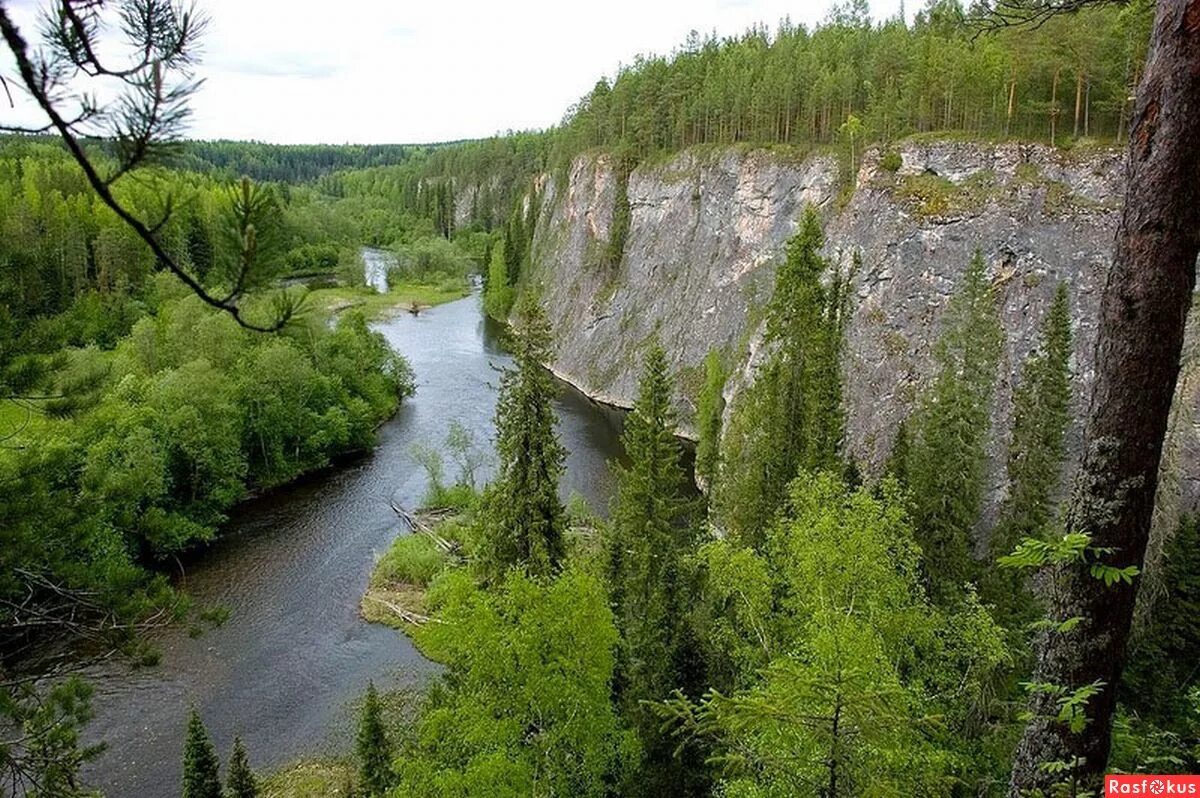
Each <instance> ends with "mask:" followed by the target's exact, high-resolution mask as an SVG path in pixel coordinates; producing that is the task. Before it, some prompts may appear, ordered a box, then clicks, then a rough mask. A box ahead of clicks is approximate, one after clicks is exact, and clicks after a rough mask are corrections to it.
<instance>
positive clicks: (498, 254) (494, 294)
mask: <svg viewBox="0 0 1200 798" xmlns="http://www.w3.org/2000/svg"><path fill="white" fill-rule="evenodd" d="M505 251H506V249H505V244H504V241H499V242H497V243H496V244H495V246H493V247H492V248H491V257H490V258H489V260H488V268H487V283H486V287H485V288H484V292H483V309H484V310H485V311H487V314H488V315H489V316H491V317H492V318H493V319H496V320H498V321H504V320H505V319H507V318H508V312H509V310H511V309H512V301H513V287H512V285H510V284H509V280H508V265H507V263H506V262H505V255H504V253H505Z"/></svg>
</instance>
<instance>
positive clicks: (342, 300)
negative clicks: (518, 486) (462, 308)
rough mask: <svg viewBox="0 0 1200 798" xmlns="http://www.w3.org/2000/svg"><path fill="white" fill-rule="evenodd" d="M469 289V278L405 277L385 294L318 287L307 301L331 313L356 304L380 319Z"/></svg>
mask: <svg viewBox="0 0 1200 798" xmlns="http://www.w3.org/2000/svg"><path fill="white" fill-rule="evenodd" d="M470 293H471V287H470V285H469V284H468V283H467V281H466V280H439V281H438V282H436V283H434V282H429V283H423V282H416V281H409V280H406V281H404V282H401V283H396V284H395V285H393V286H391V288H390V290H389V291H388V292H387V293H386V294H380V293H378V292H377V291H375V289H373V288H368V287H365V286H338V287H335V288H317V289H315V290H313V291H309V292H308V298H307V299H306V300H305V301H306V303H307V304H308V305H309V307H312V308H319V309H321V310H324V311H327V312H330V313H337V312H340V311H343V310H346V309H348V308H356V309H358V310H361V311H362V312H363V313H364V314H366V316H367V318H368V319H380V318H384V317H387V316H390V315H393V314H395V313H398V312H401V311H402V310H404V309H406V308H408V307H409V306H411V305H413V304H414V303H415V304H417V305H426V306H433V305H441V304H443V303H445V302H453V301H454V300H456V299H462V298H463V297H465V296H468V295H470Z"/></svg>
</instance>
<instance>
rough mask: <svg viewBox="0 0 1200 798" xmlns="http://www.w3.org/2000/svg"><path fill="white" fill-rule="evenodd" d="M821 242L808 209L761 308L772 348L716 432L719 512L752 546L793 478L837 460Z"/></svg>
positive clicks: (833, 287) (834, 284)
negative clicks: (722, 457)
mask: <svg viewBox="0 0 1200 798" xmlns="http://www.w3.org/2000/svg"><path fill="white" fill-rule="evenodd" d="M823 245H824V234H823V233H822V231H821V223H820V220H819V218H818V217H817V212H816V210H815V209H813V208H812V206H808V207H807V208H806V209H805V211H804V217H803V219H802V220H801V223H800V230H799V232H798V233H797V234H796V235H795V236H794V237H793V238H792V239H791V240H790V241H789V242H788V246H787V259H786V260H785V262H784V263H783V264H781V265H780V267H779V271H778V272H777V274H776V276H775V292H774V294H773V295H772V297H771V302H770V304H769V305H768V306H767V325H766V326H767V329H766V340H765V344H766V345H767V346H768V347H770V348H771V349H773V353H772V354H771V355H770V356H769V358H768V359H767V361H766V362H765V363H764V364H763V365H762V366H760V367H759V370H758V373H757V374H756V375H755V382H754V385H753V386H752V387H751V389H750V390H748V391H746V392H744V394H743V397H742V398H741V399H740V400H739V405H738V406H737V407H736V408H735V412H734V415H733V417H732V420H731V423H730V430H729V433H728V434H727V435H726V440H725V442H726V452H727V455H728V457H727V459H726V465H725V468H724V470H723V478H722V480H721V481H722V493H721V495H720V497H719V504H720V509H721V514H722V518H723V520H725V521H726V522H727V523H728V525H729V527H730V528H731V530H732V531H733V532H734V533H736V534H738V535H740V536H742V537H743V538H744V539H745V540H746V541H747V542H750V543H751V544H753V545H756V546H757V545H759V544H761V542H762V539H763V534H764V529H765V527H766V525H767V524H768V523H769V522H770V520H771V518H772V517H773V516H774V515H775V513H776V511H777V510H778V508H779V506H780V504H781V503H782V501H783V498H784V495H785V492H786V489H787V485H788V483H789V482H790V481H791V480H792V479H793V478H794V477H795V476H796V474H797V473H799V471H800V470H802V469H803V470H812V471H818V470H825V469H834V468H836V467H837V464H838V447H839V445H840V442H841V438H842V429H843V426H844V422H843V417H842V416H843V411H842V402H841V394H842V383H841V366H840V359H841V349H842V340H843V325H844V320H845V315H846V300H847V293H846V288H845V284H844V279H843V277H842V276H841V275H839V274H834V275H833V278H832V280H830V281H829V283H828V284H827V285H826V284H825V283H823V282H822V276H823V275H824V274H825V272H826V271H827V270H828V268H829V262H828V261H827V260H826V259H825V258H823V257H822V256H821V254H820V253H821V247H822V246H823Z"/></svg>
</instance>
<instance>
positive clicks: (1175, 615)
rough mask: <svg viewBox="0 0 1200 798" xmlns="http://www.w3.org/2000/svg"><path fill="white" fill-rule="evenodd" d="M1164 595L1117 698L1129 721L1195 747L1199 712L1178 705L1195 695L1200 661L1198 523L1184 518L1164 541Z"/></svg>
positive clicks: (1135, 650)
mask: <svg viewBox="0 0 1200 798" xmlns="http://www.w3.org/2000/svg"><path fill="white" fill-rule="evenodd" d="M1162 567H1163V574H1162V584H1163V592H1162V594H1161V595H1159V596H1158V597H1156V598H1155V600H1154V601H1155V603H1154V609H1153V612H1152V613H1151V615H1150V618H1151V620H1150V623H1149V625H1148V627H1147V628H1145V629H1142V630H1140V631H1139V633H1138V635H1137V637H1136V638H1135V643H1134V645H1133V648H1132V652H1131V654H1130V660H1129V665H1128V666H1127V667H1126V670H1125V675H1124V677H1123V680H1122V683H1121V690H1120V697H1121V700H1122V702H1124V704H1125V705H1126V706H1127V707H1128V709H1129V711H1130V712H1131V713H1133V715H1134V716H1136V717H1138V718H1141V719H1143V720H1144V721H1147V722H1150V723H1152V724H1155V725H1157V726H1159V727H1161V728H1162V729H1163V730H1165V731H1168V732H1173V733H1175V734H1178V735H1180V736H1181V737H1183V738H1184V739H1188V738H1189V736H1190V740H1191V744H1192V745H1193V746H1195V745H1200V712H1197V709H1200V705H1198V704H1197V703H1196V702H1195V701H1193V702H1191V703H1189V702H1186V701H1182V700H1180V697H1181V695H1182V694H1184V693H1188V692H1191V693H1194V694H1195V697H1196V698H1200V693H1198V692H1197V677H1198V674H1197V671H1196V663H1197V662H1200V626H1197V624H1196V619H1197V618H1200V524H1198V522H1197V519H1196V518H1195V517H1185V518H1184V519H1183V520H1182V521H1181V522H1180V524H1179V528H1178V530H1176V531H1175V533H1174V535H1172V536H1171V538H1170V540H1169V541H1168V542H1167V544H1166V547H1165V551H1164V565H1163V566H1162Z"/></svg>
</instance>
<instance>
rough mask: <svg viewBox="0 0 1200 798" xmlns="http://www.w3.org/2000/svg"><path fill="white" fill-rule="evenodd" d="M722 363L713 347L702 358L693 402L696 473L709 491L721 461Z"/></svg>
mask: <svg viewBox="0 0 1200 798" xmlns="http://www.w3.org/2000/svg"><path fill="white" fill-rule="evenodd" d="M725 378H726V374H725V367H724V366H723V365H722V364H721V355H720V354H719V353H718V352H717V351H716V350H715V349H714V350H711V351H710V352H709V353H708V356H707V357H705V358H704V389H703V390H702V391H701V392H700V400H699V401H698V402H697V403H696V432H697V433H698V434H699V441H698V442H697V443H696V475H697V476H698V477H699V478H700V481H701V482H702V483H703V484H704V485H705V487H706V489H707V490H708V492H709V495H711V494H712V493H713V491H714V489H715V487H716V485H715V483H716V478H717V472H718V470H719V467H720V462H721V423H722V418H723V417H724V414H725V395H724V393H725Z"/></svg>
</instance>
